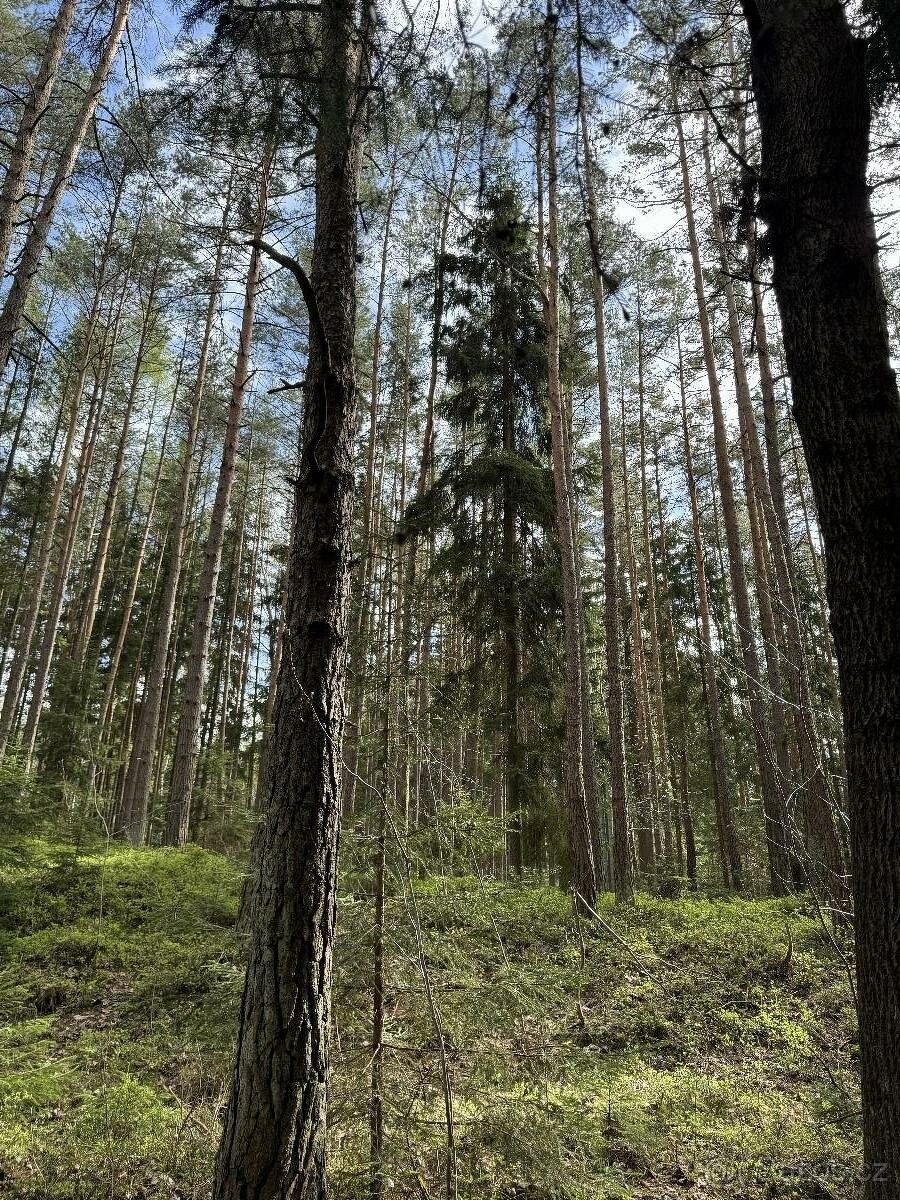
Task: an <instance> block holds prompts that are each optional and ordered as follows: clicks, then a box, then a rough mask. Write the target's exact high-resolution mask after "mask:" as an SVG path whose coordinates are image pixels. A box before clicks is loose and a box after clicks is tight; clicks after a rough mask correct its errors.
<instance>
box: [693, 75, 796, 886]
mask: <svg viewBox="0 0 900 1200" xmlns="http://www.w3.org/2000/svg"><path fill="white" fill-rule="evenodd" d="M672 104H673V110H674V115H675V126H676V131H677V134H678V151H679V158H680V162H681V179H682V192H683V200H684V207H685V214H686V216H687V227H688V241H689V244H690V250H691V263H692V267H693V276H694V290H695V292H696V295H697V315H698V318H699V323H700V336H701V339H702V344H703V358H704V363H705V366H706V374H707V379H708V382H709V393H710V407H711V409H712V418H713V439H714V444H715V457H716V475H717V479H718V485H719V494H720V496H721V500H722V516H723V521H724V525H725V541H726V544H727V547H728V573H729V578H730V580H731V592H732V598H733V600H734V607H735V613H736V617H737V626H738V642H739V645H740V648H741V657H742V660H743V665H744V672H745V674H746V680H747V688H748V690H749V695H750V715H751V724H752V726H753V736H754V741H755V744H756V761H757V766H758V769H759V782H760V791H761V793H762V803H763V813H764V817H765V824H766V845H767V848H768V853H769V874H770V877H771V883H772V888H773V890H775V891H776V892H777V891H779V890H782V889H783V886H784V884H783V880H784V878H785V877H786V830H785V815H784V807H785V806H784V795H783V792H782V790H781V787H780V781H779V780H778V778H777V777H776V774H775V772H774V771H773V769H772V752H771V743H770V731H769V716H768V712H767V709H766V704H765V697H764V694H763V689H762V684H761V678H762V676H761V672H760V664H759V656H758V654H757V650H756V642H755V638H754V631H753V617H752V612H751V608H750V590H749V587H748V585H747V575H746V571H745V568H744V557H743V551H742V548H741V539H740V532H739V527H738V520H737V506H736V504H735V498H734V482H733V479H732V475H731V462H730V459H729V454H728V432H727V429H726V427H725V416H724V411H723V405H722V396H721V391H720V388H719V375H718V369H717V367H716V360H715V351H714V349H713V341H712V330H711V329H710V322H709V313H708V311H707V307H706V289H705V286H704V282H703V268H702V264H701V261H700V245H699V241H698V238H697V227H696V222H695V219H694V202H693V197H692V194H691V180H690V173H689V170H688V160H687V150H686V147H685V141H684V130H683V128H682V121H681V108H680V105H679V102H678V95H677V90H676V86H675V83H674V80H673V83H672ZM741 884H742V880H741V879H740V878H738V879H735V880H734V886H736V887H738V888H739V887H740V886H741Z"/></svg>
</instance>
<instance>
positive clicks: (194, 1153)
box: [0, 840, 859, 1200]
mask: <svg viewBox="0 0 900 1200" xmlns="http://www.w3.org/2000/svg"><path fill="white" fill-rule="evenodd" d="M7 850H8V852H7V853H5V854H4V855H3V856H2V861H0V892H2V895H3V897H4V898H5V901H6V903H5V907H4V910H3V913H2V917H0V920H2V930H3V937H4V941H3V950H4V966H3V967H2V969H0V1130H2V1132H0V1169H2V1171H3V1173H4V1184H3V1187H4V1188H6V1190H7V1192H8V1193H9V1194H10V1195H14V1196H20V1197H25V1198H27V1200H31V1198H33V1200H38V1197H40V1198H41V1200H45V1198H48V1200H82V1198H85V1200H87V1197H94V1196H97V1195H104V1196H108V1197H111V1198H112V1200H119V1198H121V1200H125V1198H136V1197H140V1196H148V1197H149V1196H153V1197H161V1198H162V1200H166V1198H168V1197H172V1198H173V1200H174V1197H176V1196H179V1197H182V1198H185V1197H191V1198H193V1197H197V1198H199V1197H201V1196H204V1195H206V1194H208V1181H209V1172H210V1169H211V1164H212V1159H213V1155H214V1151H215V1144H216V1139H217V1136H218V1131H219V1129H220V1124H219V1111H220V1107H221V1104H222V1102H223V1098H224V1088H225V1083H226V1080H227V1076H228V1071H229V1069H230V1062H231V1054H232V1046H233V1036H234V1029H235V1019H236V1009H237V1004H238V999H239V995H240V988H241V982H242V966H241V957H242V956H241V946H240V941H239V938H238V936H237V933H236V930H235V927H234V920H235V915H236V911H237V903H238V897H239V894H240V888H241V882H242V879H241V872H240V870H239V868H238V867H237V866H236V865H235V864H234V863H233V862H231V861H229V860H227V859H225V858H222V857H219V856H217V855H214V854H210V853H206V852H203V851H201V850H198V849H196V848H192V849H189V850H187V851H183V852H181V851H163V850H150V851H135V850H131V849H126V848H121V847H118V846H114V847H106V846H102V845H100V846H90V847H86V848H82V849H81V850H80V851H79V852H78V853H75V852H73V851H72V850H71V849H70V848H66V847H63V846H59V845H56V844H54V843H52V842H51V841H44V840H31V841H29V842H20V843H18V844H16V845H15V846H14V847H8V848H7ZM391 892H392V894H391V895H390V897H389V900H388V904H387V914H386V919H387V924H388V931H387V932H388V937H387V946H388V962H387V981H386V1002H387V1012H388V1020H387V1030H386V1037H387V1042H388V1049H387V1051H386V1056H385V1076H386V1100H387V1109H386V1135H387V1162H388V1171H389V1175H390V1177H391V1180H392V1182H393V1184H394V1188H393V1190H394V1191H395V1193H396V1194H397V1196H398V1197H399V1196H404V1197H406V1196H409V1197H413V1196H417V1197H421V1195H422V1194H423V1192H424V1193H425V1194H429V1195H431V1194H439V1193H440V1190H441V1188H442V1186H443V1185H442V1179H443V1172H444V1162H445V1141H446V1136H445V1130H444V1124H443V1091H442V1083H441V1075H440V1069H439V1064H440V1056H439V1043H438V1040H437V1037H436V1033H435V1029H434V1026H433V1021H432V1015H431V1012H430V1009H429V1005H428V1003H427V1001H426V997H425V994H424V989H423V985H422V975H421V966H420V962H419V958H418V952H417V943H416V938H415V936H414V932H413V926H412V914H414V913H416V912H417V913H418V914H419V918H420V921H421V932H422V943H423V948H424V953H425V964H426V969H427V970H428V972H429V976H430V981H431V983H432V985H433V990H434V995H435V998H436V1003H437V1005H438V1007H439V1010H440V1015H441V1020H442V1023H443V1029H444V1032H445V1035H446V1046H447V1052H448V1055H449V1060H450V1065H451V1070H452V1079H453V1096H454V1105H455V1113H456V1119H457V1131H456V1132H457V1145H458V1154H459V1190H460V1195H461V1196H462V1197H472V1198H473V1200H474V1198H475V1197H478V1198H479V1200H493V1198H496V1200H624V1198H625V1197H635V1198H637V1200H644V1198H646V1200H650V1198H651V1197H669V1196H675V1195H683V1194H688V1195H690V1194H692V1193H691V1191H690V1190H689V1189H690V1187H692V1186H693V1185H694V1184H696V1186H697V1192H696V1194H698V1195H699V1194H702V1195H704V1196H705V1197H707V1198H708V1200H724V1198H725V1197H729V1198H733V1197H734V1196H735V1195H746V1196H747V1197H748V1198H751V1197H757V1196H758V1197H762V1196H766V1195H768V1194H771V1195H773V1196H778V1197H785V1198H787V1197H792V1196H797V1197H801V1196H804V1195H806V1196H811V1195H813V1194H815V1193H814V1191H813V1190H812V1187H813V1183H812V1182H811V1181H815V1180H816V1179H822V1180H823V1181H825V1184H826V1185H827V1186H828V1187H831V1188H832V1191H833V1194H836V1195H841V1196H842V1197H844V1198H847V1200H849V1197H850V1196H851V1195H852V1194H853V1192H852V1186H851V1184H850V1183H849V1180H850V1178H851V1176H852V1173H853V1170H854V1167H855V1165H856V1157H857V1147H858V1141H859V1130H858V1127H857V1124H856V1118H855V1116H854V1115H853V1114H854V1113H855V1112H856V1111H857V1109H858V1107H859V1104H858V1097H857V1092H856V1087H857V1084H856V1078H855V1070H854V1061H853V1053H854V1038H855V1030H854V1024H853V1016H852V1004H851V997H850V994H849V987H848V983H847V980H846V976H845V975H844V973H843V971H844V968H843V964H842V962H841V960H840V958H839V956H838V954H837V951H836V949H835V947H834V946H833V945H832V942H831V940H830V937H829V936H827V935H826V934H825V932H824V931H822V930H821V927H820V926H819V925H818V924H817V923H816V921H815V920H814V919H813V918H812V917H811V916H810V914H809V913H807V912H806V911H805V910H804V908H803V905H802V904H798V903H797V902H786V901H738V900H720V901H713V900H708V899H704V898H701V897H690V898H682V899H677V900H666V901H662V900H656V899H651V898H649V897H644V896H641V897H639V898H638V901H637V903H636V904H635V905H634V907H633V908H621V909H620V908H616V907H615V906H614V905H613V903H612V901H611V899H610V898H608V897H607V898H604V899H603V901H602V903H601V905H600V916H601V919H602V921H601V922H582V923H581V925H580V926H579V925H578V924H576V922H575V921H574V920H573V918H572V915H571V910H570V906H569V901H568V899H567V897H566V896H565V895H563V894H562V893H560V892H559V891H557V890H555V889H552V888H547V887H545V886H530V885H527V884H525V885H518V884H509V885H505V884H498V883H493V882H481V881H479V880H477V879H473V878H469V877H459V878H454V879H443V878H430V877H425V878H422V879H417V880H416V883H415V894H414V896H410V895H409V894H406V893H405V891H404V886H403V881H402V876H400V875H399V874H398V875H395V876H393V877H392V881H391ZM371 921H372V910H371V902H370V900H369V899H368V898H360V897H359V896H355V897H354V896H350V895H344V896H342V901H341V905H340V917H339V945H338V957H337V963H336V973H335V1000H336V1004H335V1009H336V1037H335V1050H334V1067H335V1073H334V1081H333V1091H332V1107H331V1163H332V1173H333V1178H334V1183H335V1189H334V1190H335V1194H336V1196H338V1197H339V1198H347V1200H349V1198H350V1197H355V1196H362V1195H363V1194H365V1190H366V1170H365V1163H366V1157H367V1153H368V1133H367V1130H368V1110H367V1098H368V1091H367V1089H368V1069H369V1050H368V1036H369V1020H370V1012H371V1007H370V1006H371V1001H370V994H369V975H368V965H367V964H368V962H369V952H370V944H371V941H370V939H371ZM788 945H790V946H791V953H790V954H788ZM826 1063H827V1069H826ZM804 1188H806V1189H807V1190H806V1191H805V1192H804V1190H803V1189H804ZM766 1189H770V1192H769V1193H767V1190H766ZM772 1189H774V1190H772ZM824 1194H826V1195H827V1194H829V1193H828V1191H827V1190H826V1191H825V1193H824Z"/></svg>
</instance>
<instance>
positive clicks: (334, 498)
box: [213, 0, 370, 1200]
mask: <svg viewBox="0 0 900 1200" xmlns="http://www.w3.org/2000/svg"><path fill="white" fill-rule="evenodd" d="M320 20H321V25H322V39H321V47H322V48H321V67H320V77H319V111H318V131H317V135H316V151H315V153H316V232H315V240H314V245H313V257H312V273H311V278H307V276H306V275H305V274H304V273H303V272H302V269H301V268H300V267H299V264H293V270H294V273H295V274H296V275H297V278H298V281H299V282H300V283H301V285H302V290H303V294H304V298H305V299H306V301H307V305H308V307H309V309H310V318H311V320H310V324H311V327H312V329H311V337H310V353H309V364H308V368H307V373H306V391H305V395H306V403H305V405H304V414H303V431H302V446H303V454H302V461H301V474H300V476H299V477H298V480H297V485H296V489H295V496H296V499H295V508H294V527H293V536H292V540H291V550H290V558H289V565H288V574H287V614H286V633H285V651H284V657H283V659H282V667H281V675H280V679H279V683H278V693H277V698H276V702H275V727H274V733H273V745H272V755H273V760H272V768H271V789H270V796H269V804H268V808H267V811H266V815H265V817H264V818H263V823H262V826H261V830H260V835H259V836H258V837H257V839H256V843H255V847H254V860H253V868H252V869H253V883H252V884H251V898H250V902H249V906H250V907H249V914H248V926H249V933H250V949H249V959H248V964H247V976H246V981H245V984H244V993H243V997H242V1000H241V1012H240V1018H239V1032H238V1048H237V1059H236V1063H235V1068H234V1074H233V1077H232V1084H231V1095H230V1099H229V1103H228V1109H227V1113H226V1116H225V1128H224V1131H223V1134H222V1141H221V1144H220V1147H219V1154H218V1160H217V1163H216V1171H215V1182H214V1186H213V1196H214V1200H247V1198H248V1197H251V1196H252V1197H253V1200H273V1198H276V1197H277V1198H278V1200H288V1198H296V1200H322V1198H324V1197H325V1195H326V1187H327V1185H326V1170H325V1112H326V1097H327V1087H328V1030H329V1022H330V1014H331V964H332V952H333V938H334V921H335V901H336V890H337V850H338V829H339V822H340V812H341V808H340V805H341V796H340V793H341V743H342V737H343V725H344V701H343V689H344V667H345V658H346V638H347V600H348V593H349V586H350V570H351V564H350V552H351V538H350V533H351V515H352V502H353V430H354V406H355V394H354V379H353V342H354V332H355V320H356V205H357V191H358V182H359V170H360V158H361V138H362V128H361V126H362V121H363V111H362V109H363V106H364V99H363V97H364V95H365V92H366V90H367V88H368V85H369V79H368V73H367V67H366V64H367V52H368V39H369V36H370V32H369V29H368V28H367V26H368V21H369V20H370V12H369V10H368V9H366V10H365V12H364V24H363V27H362V29H361V30H358V29H357V28H356V23H355V20H354V5H353V4H351V3H349V2H348V0H323V3H322V6H321V17H320Z"/></svg>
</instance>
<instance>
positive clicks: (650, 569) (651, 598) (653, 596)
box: [637, 295, 675, 871]
mask: <svg viewBox="0 0 900 1200" xmlns="http://www.w3.org/2000/svg"><path fill="white" fill-rule="evenodd" d="M637 325H638V330H637V333H638V436H639V441H640V451H641V545H642V557H643V566H644V585H645V587H646V589H647V629H648V633H649V635H650V665H651V667H652V674H653V679H652V681H651V682H648V688H647V690H648V706H649V700H650V696H651V695H652V709H653V717H654V718H655V721H656V739H655V743H653V742H651V748H653V749H654V751H655V753H656V755H657V759H656V761H657V768H656V791H657V800H658V804H659V819H660V823H661V825H662V835H663V857H664V860H665V864H666V867H667V869H668V870H669V871H671V870H672V868H673V866H674V858H673V844H672V843H673V833H672V814H673V810H674V807H675V804H674V795H673V791H672V771H671V764H670V762H669V736H668V730H667V728H666V704H665V697H664V696H663V669H662V660H661V658H660V651H659V617H658V611H657V607H658V606H657V593H656V568H655V564H654V561H653V545H652V541H651V537H650V502H649V492H648V484H647V421H646V396H645V386H644V330H643V314H642V312H641V299H640V295H638V297H637Z"/></svg>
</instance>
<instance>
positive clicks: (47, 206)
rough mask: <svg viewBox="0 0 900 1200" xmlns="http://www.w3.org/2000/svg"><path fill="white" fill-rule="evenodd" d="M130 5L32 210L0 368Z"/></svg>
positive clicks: (0, 346) (1, 338)
mask: <svg viewBox="0 0 900 1200" xmlns="http://www.w3.org/2000/svg"><path fill="white" fill-rule="evenodd" d="M130 7H131V0H118V3H117V4H116V7H115V10H114V12H113V22H112V27H111V29H110V31H109V33H108V34H107V37H106V41H105V42H104V43H103V49H102V50H101V51H100V58H99V59H98V61H97V65H96V67H95V68H94V73H93V75H92V76H91V78H90V81H89V82H88V85H87V89H86V91H85V95H84V99H83V100H82V102H81V108H80V110H79V112H78V116H77V117H76V118H75V124H74V125H73V126H72V129H71V130H70V132H69V136H68V139H67V140H66V143H65V145H64V146H63V148H62V150H61V151H60V155H59V159H58V161H57V164H56V171H55V173H54V175H53V178H52V180H51V181H50V186H49V188H48V189H47V194H46V195H45V197H44V199H43V202H42V203H41V206H40V208H39V209H38V211H37V212H36V213H35V215H34V217H33V219H32V222H31V226H30V228H29V230H28V233H27V235H26V237H25V245H24V246H23V247H22V254H21V256H20V258H19V263H18V266H17V267H16V273H15V276H14V278H13V281H12V286H11V287H10V289H9V292H8V293H7V296H6V302H5V303H4V305H3V310H2V311H0V368H2V366H3V364H4V363H5V362H6V360H7V359H8V358H9V354H10V350H11V349H12V344H13V339H14V338H15V336H16V334H17V333H18V331H19V328H20V327H21V324H22V320H23V317H24V313H25V305H26V304H27V302H28V296H29V294H30V292H31V285H32V283H33V281H34V277H35V275H36V274H37V269H38V267H39V266H40V262H41V258H42V257H43V254H44V250H45V249H46V247H47V239H48V238H49V236H50V228H51V226H52V223H53V218H54V216H55V215H56V210H57V208H58V206H59V202H60V200H61V199H62V197H63V194H64V192H65V190H66V188H67V187H68V185H69V180H70V179H71V177H72V172H73V171H74V169H75V163H76V161H77V159H78V155H79V153H80V151H81V146H82V143H83V142H84V139H85V135H86V134H87V131H88V129H89V128H90V124H91V121H92V119H93V116H94V113H95V111H96V109H97V104H98V102H99V100H100V94H101V92H102V91H103V88H104V87H105V85H106V79H107V76H108V75H109V72H110V69H111V68H112V64H113V60H114V59H115V57H116V54H117V53H118V51H119V43H120V42H121V40H122V34H123V33H124V32H125V22H126V21H127V20H128V11H129V9H130Z"/></svg>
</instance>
